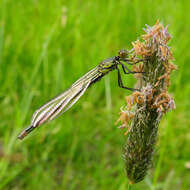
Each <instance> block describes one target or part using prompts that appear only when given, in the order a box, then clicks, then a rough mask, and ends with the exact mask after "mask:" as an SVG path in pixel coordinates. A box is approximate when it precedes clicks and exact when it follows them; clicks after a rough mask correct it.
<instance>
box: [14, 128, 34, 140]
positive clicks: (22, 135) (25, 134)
mask: <svg viewBox="0 0 190 190" xmlns="http://www.w3.org/2000/svg"><path fill="white" fill-rule="evenodd" d="M34 129H35V127H34V126H33V125H31V126H29V127H27V128H26V129H25V130H24V131H22V132H21V133H20V134H19V136H18V139H20V140H22V139H23V138H24V137H26V136H27V135H28V134H29V133H30V132H31V131H33V130H34Z"/></svg>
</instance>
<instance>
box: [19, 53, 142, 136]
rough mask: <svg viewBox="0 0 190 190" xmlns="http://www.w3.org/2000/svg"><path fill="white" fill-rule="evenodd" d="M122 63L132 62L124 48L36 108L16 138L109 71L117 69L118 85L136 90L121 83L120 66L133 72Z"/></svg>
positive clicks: (50, 117)
mask: <svg viewBox="0 0 190 190" xmlns="http://www.w3.org/2000/svg"><path fill="white" fill-rule="evenodd" d="M140 61H141V60H140V59H139V60H138V61H137V62H140ZM137 62H136V63H137ZM124 63H126V64H127V65H131V64H134V63H131V60H130V59H129V58H128V52H127V51H126V50H120V51H119V55H118V56H115V57H112V58H108V59H105V60H104V61H102V62H101V63H100V64H99V65H98V66H96V67H95V68H94V69H92V70H90V71H89V72H87V73H86V74H85V75H83V76H82V77H81V78H79V79H78V80H77V81H76V82H75V83H73V84H72V86H71V87H70V88H69V89H67V90H66V91H64V92H63V93H61V94H60V95H58V96H56V97H55V98H53V99H52V100H50V101H49V102H47V103H46V104H44V105H43V106H41V107H40V108H39V109H37V110H36V111H35V112H34V114H33V116H32V120H31V123H30V126H29V127H28V128H26V129H25V130H24V131H22V132H21V133H20V135H19V136H18V138H19V139H23V138H24V137H25V136H26V135H28V134H29V133H30V132H31V131H32V130H34V129H35V128H36V127H38V126H40V125H42V124H44V123H45V122H48V121H51V120H53V119H54V118H56V117H57V116H59V115H61V114H63V113H64V112H66V111H67V110H68V109H69V108H71V107H72V106H73V105H74V104H75V103H76V102H77V101H78V99H79V98H80V97H81V96H82V95H83V94H84V92H85V91H86V89H87V88H89V87H90V86H91V85H92V84H94V83H95V82H97V81H99V80H100V79H101V78H102V77H103V76H104V75H106V74H108V73H109V72H110V71H113V70H117V73H118V85H119V87H121V88H125V89H128V90H133V91H134V90H137V89H133V88H129V87H126V86H124V85H123V82H122V79H121V74H120V66H121V68H122V70H123V72H124V73H125V74H133V73H135V72H132V71H131V70H130V69H128V67H127V66H126V65H124Z"/></svg>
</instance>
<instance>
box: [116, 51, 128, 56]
mask: <svg viewBox="0 0 190 190" xmlns="http://www.w3.org/2000/svg"><path fill="white" fill-rule="evenodd" d="M118 54H119V56H120V57H121V58H127V57H128V51H127V50H124V49H123V50H119V53H118Z"/></svg>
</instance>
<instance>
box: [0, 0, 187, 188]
mask: <svg viewBox="0 0 190 190" xmlns="http://www.w3.org/2000/svg"><path fill="white" fill-rule="evenodd" d="M189 9H190V3H189V1H188V0H183V1H174V0H167V1H165V0H158V1H153V0H144V1H141V0H117V1H116V0H115V1H114V0H112V1H105V0H96V1H90V0H88V1H80V0H70V1H63V0H54V1H52V0H46V1H39V0H19V1H15V0H0V189H11V190H12V189H13V190H20V189H21V190H22V189H24V190H29V189H31V190H33V189H35V190H41V189H42V190H44V189H45V190H52V189H55V190H57V189H58V190H59V189H64V190H78V189H80V190H107V189H109V190H125V189H127V186H128V180H127V178H126V175H125V170H124V167H125V165H124V160H123V157H122V153H123V146H124V144H125V142H126V138H127V137H125V136H124V135H123V131H121V130H119V129H117V127H116V126H115V125H114V123H115V121H116V120H117V119H118V112H119V110H120V107H121V106H122V105H124V104H125V96H126V95H129V94H130V92H129V91H126V90H124V89H120V88H119V87H118V85H117V73H116V72H112V73H110V74H109V76H107V77H105V78H104V79H102V80H101V81H100V82H99V83H96V85H94V86H92V87H91V88H90V89H88V90H87V92H86V93H85V95H84V96H83V97H82V98H81V99H80V101H79V102H78V103H77V104H76V105H75V106H73V107H72V109H71V110H69V111H68V112H66V113H65V114H64V115H63V116H61V117H59V118H57V119H56V120H54V121H53V122H50V123H49V124H46V125H43V126H42V127H41V128H38V129H37V130H35V131H34V132H33V133H32V134H31V135H29V136H28V137H27V138H26V139H25V140H24V141H19V140H17V135H18V133H19V132H20V131H21V130H22V129H24V128H25V127H26V126H27V125H28V124H29V123H30V119H31V116H32V114H33V112H34V111H35V109H37V108H38V107H39V106H41V105H42V104H43V103H45V102H46V101H47V100H49V99H50V98H51V97H53V96H55V95H56V94H59V93H60V92H62V91H63V90H64V89H66V88H68V87H69V86H70V85H71V84H72V83H73V82H74V81H75V80H76V79H78V78H79V77H80V76H81V75H83V74H84V73H85V72H87V71H88V70H90V69H91V68H93V67H94V66H96V65H97V64H98V63H99V62H100V61H101V60H103V59H105V58H108V57H110V56H113V55H116V54H117V52H118V50H119V49H122V48H128V49H131V47H132V46H131V42H132V41H135V40H136V39H137V38H139V36H140V35H141V34H143V33H144V32H143V30H142V28H143V27H144V26H145V24H148V25H151V26H152V25H154V24H155V22H156V20H157V19H159V20H160V21H161V22H162V23H163V24H164V25H169V32H170V33H171V34H172V36H173V39H172V40H171V42H170V46H171V47H172V50H173V52H174V57H175V64H177V65H178V67H179V69H178V71H175V72H173V74H172V85H171V87H170V92H171V93H172V94H173V96H174V97H175V100H176V105H177V109H176V110H174V111H172V112H171V113H168V114H167V115H166V116H165V117H164V118H163V119H162V122H161V125H160V128H159V138H158V143H157V145H156V150H155V154H154V162H153V166H152V169H151V170H150V171H149V172H148V175H147V177H146V178H145V180H144V181H142V182H140V183H138V184H136V185H134V186H133V187H132V189H135V190H140V189H142V188H144V189H151V190H152V189H155V190H156V189H157V190H161V189H164V190H173V189H177V190H178V189H180V190H181V189H183V190H186V189H187V190H189V189H190V166H189V165H190V131H189V127H190V121H189V117H190V100H189V98H190V84H189V81H190V80H189V78H190V66H188V64H189V62H190V51H189V47H190V33H189V32H190V15H189ZM124 81H125V84H127V86H129V87H132V86H133V84H134V83H135V80H134V78H133V76H129V77H125V80H124Z"/></svg>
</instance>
